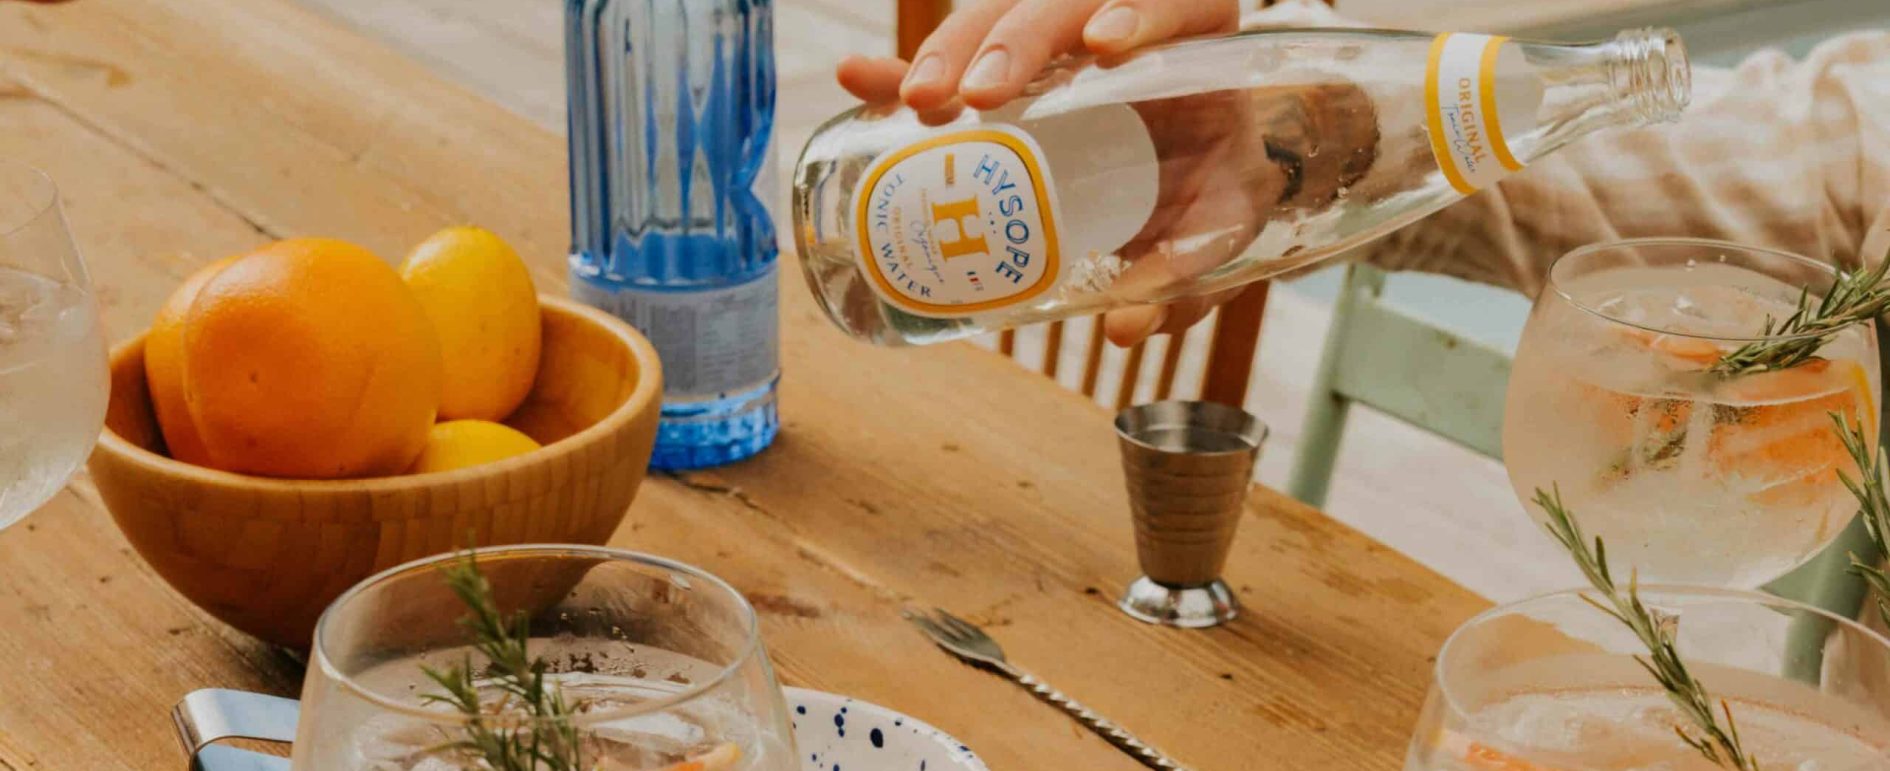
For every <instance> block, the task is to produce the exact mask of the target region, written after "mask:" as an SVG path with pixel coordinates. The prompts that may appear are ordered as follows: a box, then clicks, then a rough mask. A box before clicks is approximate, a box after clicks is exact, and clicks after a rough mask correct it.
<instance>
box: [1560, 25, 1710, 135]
mask: <svg viewBox="0 0 1890 771" xmlns="http://www.w3.org/2000/svg"><path fill="white" fill-rule="evenodd" d="M1524 48H1525V49H1526V54H1527V56H1528V58H1529V59H1530V60H1531V63H1532V64H1534V65H1535V66H1536V67H1537V68H1538V70H1537V74H1538V76H1539V77H1540V78H1541V79H1542V84H1543V104H1542V107H1541V111H1540V112H1539V116H1540V118H1541V121H1542V122H1541V126H1542V132H1541V134H1540V141H1539V142H1538V143H1536V146H1535V147H1534V148H1532V149H1533V151H1532V152H1529V153H1528V155H1530V156H1532V157H1540V156H1541V155H1544V154H1546V153H1548V152H1550V151H1553V150H1555V149H1556V148H1558V147H1561V146H1562V145H1564V144H1567V143H1569V142H1571V141H1574V140H1575V139H1579V138H1580V137H1582V136H1583V135H1586V134H1589V133H1592V132H1594V131H1597V130H1600V129H1603V128H1608V127H1612V126H1643V125H1647V124H1651V123H1662V122H1668V121H1673V120H1676V119H1678V118H1679V116H1680V114H1681V112H1682V111H1684V110H1685V109H1686V107H1687V103H1688V102H1689V101H1690V99H1691V98H1692V90H1693V77H1692V70H1691V68H1690V65H1689V64H1688V61H1687V50H1686V45H1685V44H1683V43H1682V42H1681V41H1680V37H1679V35H1678V34H1677V33H1675V32H1674V31H1673V30H1671V29H1638V30H1625V31H1623V32H1621V33H1620V34H1618V35H1616V36H1615V37H1614V39H1613V40H1608V41H1604V42H1600V43H1589V44H1582V45H1557V44H1544V43H1526V44H1524Z"/></svg>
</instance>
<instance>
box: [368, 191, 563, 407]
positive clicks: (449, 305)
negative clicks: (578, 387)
mask: <svg viewBox="0 0 1890 771" xmlns="http://www.w3.org/2000/svg"><path fill="white" fill-rule="evenodd" d="M400 276H401V278H403V279H406V281H407V286H408V287H409V288H411V289H412V290H413V295H414V297H417V298H419V300H420V306H421V307H422V308H424V309H425V310H426V314H427V318H429V319H431V320H432V321H433V326H434V328H435V329H437V330H438V331H439V335H440V351H441V353H442V354H444V357H443V358H444V359H445V360H446V382H445V387H444V389H443V390H442V391H441V394H440V418H441V419H442V420H459V419H475V420H494V421H497V420H504V419H505V416H507V415H510V414H512V410H514V409H517V408H518V405H519V403H520V402H522V401H524V400H525V394H526V393H527V392H528V391H530V390H531V388H532V379H533V378H535V377H537V375H538V353H539V351H538V348H539V343H540V341H539V328H538V325H539V318H538V291H537V290H536V289H535V288H533V287H532V276H531V272H530V271H529V270H527V269H526V268H525V261H524V260H521V259H519V256H518V252H516V251H513V250H512V247H511V246H510V245H508V244H506V243H505V241H504V240H503V239H500V238H499V237H498V236H497V235H494V234H493V233H492V232H491V231H488V230H484V229H481V228H475V227H454V228H447V229H445V230H442V231H440V232H438V233H435V234H433V235H432V236H431V237H429V238H428V239H427V240H425V241H423V242H421V243H420V245H419V246H417V247H415V248H414V250H413V253H412V254H409V255H407V259H406V261H405V262H402V263H401V264H400Z"/></svg>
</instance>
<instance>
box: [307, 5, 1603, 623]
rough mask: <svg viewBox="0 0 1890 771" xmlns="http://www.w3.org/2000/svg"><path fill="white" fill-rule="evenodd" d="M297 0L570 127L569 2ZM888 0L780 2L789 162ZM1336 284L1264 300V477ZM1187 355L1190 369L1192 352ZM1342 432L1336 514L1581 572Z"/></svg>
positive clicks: (1502, 587)
mask: <svg viewBox="0 0 1890 771" xmlns="http://www.w3.org/2000/svg"><path fill="white" fill-rule="evenodd" d="M303 2H305V3H308V4H309V5H312V6H316V7H319V8H321V9H323V10H325V11H326V12H328V13H330V14H332V15H334V16H335V17H336V18H339V19H341V20H343V21H345V22H347V23H350V24H353V25H356V26H358V27H359V28H361V29H364V30H366V31H368V32H370V33H372V34H374V35H377V36H379V37H381V38H383V39H385V40H387V41H388V42H390V43H391V44H393V45H394V46H396V47H397V48H400V49H401V50H404V51H406V52H408V53H409V54H410V55H412V56H414V57H416V58H417V59H419V60H421V61H424V62H426V63H427V64H428V65H429V66H431V67H433V68H434V69H435V70H436V71H438V72H440V73H441V74H443V75H445V76H446V77H448V78H450V79H453V80H456V81H458V82H460V83H462V84H464V85H466V86H467V87H468V88H471V89H473V90H475V91H477V92H479V93H481V94H484V95H486V96H488V97H490V98H493V99H495V100H497V101H499V102H500V103H502V104H505V105H507V106H508V107H510V108H512V109H514V110H516V111H518V112H519V113H520V114H522V115H525V116H527V117H529V118H531V119H533V120H535V121H538V122H539V123H542V124H544V125H545V126H547V127H552V128H557V129H559V130H562V128H563V126H564V106H563V104H564V96H563V77H564V75H563V67H564V65H563V53H562V45H563V43H562V41H563V17H562V8H563V3H562V2H557V0H531V1H529V2H526V1H523V0H303ZM892 6H893V3H892V2H891V0H872V1H871V2H866V1H861V2H849V1H848V0H777V3H776V11H775V14H776V16H775V19H776V21H775V40H776V56H777V68H778V77H779V99H778V107H777V126H778V132H779V134H778V135H779V141H778V142H777V147H778V148H781V154H782V157H781V158H780V163H781V164H782V165H783V168H785V166H786V165H787V164H790V163H791V162H792V157H791V156H792V154H793V151H794V150H797V149H798V148H799V147H800V145H801V144H802V143H803V142H804V141H805V140H806V137H807V135H808V133H809V132H811V131H812V129H813V127H814V126H815V125H817V124H818V123H819V122H820V121H822V120H824V119H826V118H827V117H828V116H830V115H832V114H834V113H836V112H838V111H840V110H841V109H843V108H845V107H846V106H848V105H849V103H850V101H849V99H848V98H847V96H846V95H845V94H844V93H843V92H841V91H840V89H839V88H838V87H837V86H835V85H834V84H833V79H832V75H831V72H832V67H833V63H834V62H835V61H837V60H838V59H839V57H840V56H842V55H843V54H845V53H847V52H851V51H860V52H883V51H889V50H890V49H891V46H892V44H891V38H890V33H891V30H892V29H893V26H892V24H893V23H892ZM546 162H547V163H552V162H555V161H554V159H546ZM787 176H788V175H787V174H786V173H785V171H784V172H783V173H782V174H781V177H782V178H783V179H786V178H787ZM1322 282H1323V283H1322ZM1330 283H1331V280H1330V278H1326V279H1320V278H1314V279H1312V280H1311V283H1308V284H1304V285H1302V287H1300V288H1298V289H1297V290H1296V289H1295V288H1294V287H1293V286H1292V285H1288V287H1287V291H1279V292H1275V293H1274V298H1275V299H1274V300H1273V301H1272V303H1271V305H1270V307H1269V309H1268V314H1267V319H1266V323H1265V327H1264V330H1265V337H1264V339H1263V341H1262V342H1261V345H1260V357H1259V365H1258V371H1257V372H1256V377H1255V383H1254V386H1253V390H1252V393H1251V394H1250V396H1249V399H1248V408H1249V409H1251V410H1253V411H1255V412H1256V413H1258V414H1260V415H1261V416H1262V417H1263V418H1265V419H1266V420H1267V422H1268V423H1270V424H1271V425H1272V428H1273V434H1272V438H1271V439H1270V440H1269V445H1268V448H1267V451H1266V453H1265V456H1264V458H1263V459H1262V463H1261V472H1260V475H1261V479H1262V480H1263V481H1266V482H1269V483H1272V484H1275V485H1278V484H1280V483H1281V482H1282V481H1283V480H1284V479H1285V476H1286V470H1287V468H1288V466H1289V464H1290V462H1291V458H1292V449H1293V447H1294V445H1295V443H1296V441H1297V439H1298V436H1299V433H1300V424H1301V417H1302V415H1303V414H1304V411H1305V401H1306V392H1307V388H1308V386H1309V381H1310V379H1311V373H1312V371H1313V367H1314V364H1315V363H1316V361H1317V357H1318V352H1319V347H1320V342H1321V340H1322V339H1323V337H1324V335H1325V328H1326V320H1327V310H1326V304H1325V302H1324V301H1323V299H1321V298H1323V297H1327V296H1329V293H1330ZM1394 291H1395V289H1394ZM1436 291H1447V292H1448V291H1456V290H1454V289H1450V288H1448V287H1443V288H1440V287H1438V286H1435V285H1432V286H1429V288H1428V289H1427V288H1426V287H1425V286H1422V285H1421V286H1420V287H1419V288H1418V293H1419V294H1420V295H1423V294H1427V293H1434V292H1436ZM1473 294H1474V292H1473ZM1395 296H1396V295H1395V294H1394V297H1395ZM1477 296H1479V297H1482V298H1483V303H1482V304H1479V305H1476V306H1474V307H1476V308H1477V309H1478V310H1477V311H1474V312H1472V313H1471V314H1470V315H1468V316H1466V317H1464V318H1458V319H1448V318H1447V319H1442V320H1443V321H1446V322H1453V321H1455V322H1466V323H1470V324H1471V325H1472V326H1477V327H1480V328H1481V329H1480V330H1473V334H1478V336H1482V337H1488V338H1493V341H1494V342H1498V343H1504V342H1508V341H1513V336H1514V333H1513V330H1514V326H1515V324H1516V323H1517V322H1516V319H1518V318H1519V317H1520V316H1519V313H1520V310H1521V309H1522V308H1523V306H1522V305H1521V304H1520V301H1518V300H1516V299H1514V298H1502V297H1493V296H1491V295H1489V294H1482V295H1477ZM1440 307H1465V306H1464V305H1463V304H1462V303H1457V302H1451V303H1446V304H1443V305H1442V306H1440ZM1485 308H1487V309H1489V312H1487V313H1486V312H1484V310H1483V309H1485ZM1460 315H1461V312H1460ZM1478 322H1481V323H1478ZM1511 344H1513V342H1511ZM1190 359H1191V360H1193V361H1191V362H1190V363H1195V364H1197V366H1198V357H1193V356H1191V357H1190ZM1185 373H1186V369H1184V375H1185ZM1106 382H1112V381H1106ZM1347 436H1348V438H1349V441H1347V442H1346V444H1345V445H1344V449H1343V451H1342V453H1341V455H1340V459H1339V462H1338V469H1337V472H1336V473H1337V476H1336V478H1335V481H1334V484H1333V489H1332V494H1331V498H1330V500H1329V501H1328V502H1327V504H1326V507H1325V508H1326V510H1327V511H1328V512H1330V513H1331V514H1332V515H1333V516H1335V517H1337V518H1339V519H1341V520H1344V521H1346V522H1348V523H1350V524H1352V525H1353V526H1355V527H1358V528H1359V529H1361V530H1363V531H1365V532H1366V533H1368V534H1370V535H1372V536H1373V537H1375V538H1377V539H1379V540H1381V541H1383V542H1385V543H1386V544H1389V545H1390V546H1392V547H1394V548H1396V549H1398V550H1400V551H1402V552H1405V553H1407V554H1410V555H1412V556H1413V557H1414V558H1416V559H1418V560H1419V561H1421V562H1423V563H1424V564H1426V565H1429V566H1430V567H1432V568H1433V569H1435V570H1437V571H1439V572H1441V573H1443V574H1444V575H1447V576H1449V577H1451V578H1452V579H1455V580H1456V581H1458V582H1459V583H1461V584H1463V585H1464V586H1466V587H1469V588H1470V589H1472V590H1473V591H1476V592H1479V593H1481V594H1483V595H1484V596H1486V597H1490V598H1492V599H1495V600H1504V599H1511V598H1516V597H1521V596H1525V595H1528V594H1531V593H1535V592H1537V591H1541V590H1546V589H1551V588H1557V587H1562V586H1571V585H1574V582H1575V580H1576V579H1575V577H1574V574H1573V573H1572V572H1571V571H1568V570H1565V569H1564V568H1565V567H1566V566H1565V563H1566V562H1567V558H1566V556H1565V555H1560V554H1558V552H1557V551H1556V549H1555V548H1554V547H1553V545H1552V544H1550V543H1549V542H1548V540H1547V538H1546V537H1545V536H1543V535H1542V534H1541V533H1540V531H1538V530H1537V529H1536V526H1535V525H1534V524H1533V523H1532V522H1531V521H1530V520H1529V519H1528V518H1527V517H1525V516H1524V515H1523V512H1522V508H1521V506H1520V505H1519V504H1518V503H1517V501H1516V499H1515V497H1514V495H1513V494H1512V493H1511V492H1510V488H1509V485H1508V483H1507V481H1506V480H1505V477H1504V474H1503V470H1502V468H1501V466H1500V465H1499V464H1497V463H1494V462H1491V461H1488V460H1485V459H1483V458H1480V457H1478V456H1476V455H1474V454H1472V453H1470V452H1469V451H1467V450H1463V449H1461V448H1458V447H1456V446H1454V445H1452V444H1449V443H1448V442H1445V441H1443V440H1440V439H1437V438H1435V437H1433V436H1430V435H1428V434H1426V433H1424V432H1421V431H1418V430H1415V429H1412V428H1410V427H1407V426H1405V425H1403V424H1400V423H1398V422H1397V421H1395V420H1392V419H1390V418H1386V417H1384V416H1381V415H1378V414H1375V413H1371V412H1370V411H1368V410H1355V411H1354V416H1353V419H1352V424H1351V426H1350V427H1349V431H1348V433H1347Z"/></svg>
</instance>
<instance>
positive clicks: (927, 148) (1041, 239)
mask: <svg viewBox="0 0 1890 771" xmlns="http://www.w3.org/2000/svg"><path fill="white" fill-rule="evenodd" d="M1043 157H1044V156H1043V151H1042V149H1041V148H1039V147H1038V146H1037V143H1036V142H1035V141H1034V140H1032V139H1031V138H1030V135H1028V134H1025V133H1024V132H1022V131H1019V130H1017V129H1015V128H1012V127H1010V126H1003V125H988V126H982V127H979V128H976V129H971V130H964V131H952V132H948V133H944V134H939V135H936V136H932V137H929V138H926V139H923V140H920V141H918V142H914V143H912V144H910V145H907V146H905V147H902V148H899V149H896V150H892V151H890V152H887V153H885V154H883V155H881V156H880V157H879V158H877V159H875V160H874V161H873V165H872V166H871V167H870V168H868V169H867V172H866V176H865V179H864V181H863V182H861V183H860V186H859V187H858V188H857V189H855V190H854V193H853V215H854V221H855V223H856V224H857V228H858V230H857V238H858V245H859V254H860V261H861V263H862V265H861V267H862V268H863V269H864V270H865V271H866V274H867V275H868V276H870V277H871V278H872V281H871V282H869V283H871V284H872V286H873V289H874V291H876V292H878V293H879V295H880V297H882V298H884V299H885V300H886V301H887V302H888V303H891V304H893V305H894V306H897V307H899V308H901V309H903V310H906V311H908V312H910V313H913V314H916V315H920V316H930V317H934V318H955V317H960V316H969V315H972V314H976V313H982V312H985V311H990V310H993V309H997V308H1003V307H1006V306H1010V305H1016V304H1018V303H1021V302H1024V301H1026V300H1029V299H1030V298H1032V297H1036V296H1037V295H1040V294H1043V293H1044V292H1045V291H1046V290H1048V289H1050V287H1052V286H1055V285H1056V283H1057V278H1058V275H1059V272H1060V271H1061V270H1062V267H1063V266H1062V255H1060V254H1059V253H1058V234H1057V223H1058V222H1059V221H1060V220H1059V217H1058V212H1057V201H1056V192H1055V188H1054V187H1053V186H1052V185H1051V183H1050V178H1049V175H1048V173H1047V167H1046V165H1045V164H1044V162H1043Z"/></svg>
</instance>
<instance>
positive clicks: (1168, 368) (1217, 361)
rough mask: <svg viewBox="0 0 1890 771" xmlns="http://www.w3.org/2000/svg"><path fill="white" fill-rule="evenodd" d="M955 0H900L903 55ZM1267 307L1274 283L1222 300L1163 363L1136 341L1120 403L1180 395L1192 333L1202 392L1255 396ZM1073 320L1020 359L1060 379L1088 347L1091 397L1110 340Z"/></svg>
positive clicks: (1223, 397) (1172, 344) (1225, 400)
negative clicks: (1066, 357)
mask: <svg viewBox="0 0 1890 771" xmlns="http://www.w3.org/2000/svg"><path fill="white" fill-rule="evenodd" d="M1328 2H1330V0H1328ZM1270 3H1271V0H1262V3H1261V4H1262V5H1267V4H1270ZM951 7H952V3H951V0H899V16H898V41H899V56H900V57H901V58H904V59H906V60H908V61H910V60H911V59H912V56H913V54H914V53H915V52H916V51H917V50H918V48H919V44H920V43H922V42H924V41H925V37H926V35H929V34H931V32H932V30H933V29H936V28H937V27H938V24H939V22H941V21H943V20H944V19H945V16H946V15H947V14H949V13H951ZM1266 307H1267V284H1265V283H1261V284H1258V285H1255V286H1254V287H1253V288H1251V289H1249V290H1248V291H1246V292H1244V293H1242V294H1241V295H1240V296H1239V297H1238V298H1236V299H1235V300H1233V301H1231V302H1229V303H1227V304H1226V305H1223V306H1221V308H1220V309H1219V310H1218V311H1216V312H1215V314H1214V315H1213V316H1212V317H1211V319H1210V321H1211V327H1210V329H1211V331H1208V332H1206V333H1201V332H1199V331H1194V330H1191V331H1190V333H1188V334H1186V335H1175V336H1172V337H1171V338H1170V339H1168V340H1167V342H1166V343H1165V344H1164V345H1163V347H1162V348H1163V350H1162V355H1161V358H1160V360H1159V362H1157V361H1154V360H1151V359H1150V357H1149V356H1148V346H1149V343H1146V342H1144V343H1142V344H1139V345H1136V346H1134V347H1132V348H1130V349H1129V350H1128V353H1127V356H1126V357H1125V358H1124V360H1123V362H1122V368H1121V370H1120V372H1119V373H1116V372H1112V373H1110V374H1112V375H1115V379H1116V380H1117V382H1116V383H1115V396H1114V402H1115V407H1116V409H1122V408H1124V407H1128V406H1129V405H1131V404H1134V403H1135V402H1136V397H1137V396H1138V394H1139V393H1141V392H1144V391H1146V392H1148V396H1150V397H1151V398H1153V399H1154V400H1156V401H1160V400H1162V399H1167V398H1169V397H1170V396H1173V395H1174V391H1175V379H1176V375H1177V370H1178V369H1179V368H1180V364H1181V357H1182V354H1183V352H1184V351H1186V350H1187V349H1188V348H1189V344H1190V341H1191V340H1193V341H1196V342H1198V341H1199V340H1200V339H1202V336H1203V335H1205V339H1206V340H1207V351H1206V356H1207V366H1206V368H1205V369H1204V370H1203V373H1202V375H1201V377H1200V391H1199V398H1201V399H1203V400H1206V401H1212V402H1219V403H1222V404H1228V405H1232V406H1235V407H1240V406H1242V404H1243V403H1244V402H1245V401H1246V397H1247V385H1248V383H1249V382H1250V380H1251V378H1252V376H1253V363H1254V358H1255V356H1256V355H1257V354H1258V352H1259V344H1260V322H1261V319H1262V317H1264V316H1265V315H1266ZM1072 326H1073V325H1070V324H1068V323H1066V322H1062V321H1055V322H1051V323H1049V324H1047V325H1044V334H1045V336H1046V338H1045V346H1044V355H1043V357H1042V359H1041V360H1040V361H1038V362H1036V363H1035V364H1033V363H1032V362H1028V361H1022V360H1021V359H1020V362H1022V363H1024V364H1025V365H1026V366H1035V367H1037V368H1038V369H1039V370H1040V371H1041V372H1043V373H1044V375H1046V376H1048V377H1050V378H1051V379H1053V380H1054V379H1056V377H1057V375H1058V371H1059V369H1060V366H1059V362H1060V361H1061V360H1062V358H1063V353H1064V351H1065V350H1066V349H1069V348H1071V347H1073V346H1082V348H1081V350H1082V351H1083V361H1084V365H1083V377H1082V381H1081V389H1082V392H1083V395H1084V396H1088V397H1091V398H1095V397H1096V394H1097V391H1098V390H1099V388H1100V387H1101V386H1103V385H1105V384H1104V383H1102V382H1100V381H1101V380H1102V377H1103V374H1104V371H1105V369H1106V367H1105V366H1104V362H1105V359H1104V350H1105V347H1106V346H1107V345H1108V343H1107V342H1105V341H1104V340H1103V336H1102V324H1101V319H1100V318H1097V319H1095V320H1094V321H1093V322H1092V323H1090V324H1088V325H1084V326H1087V327H1088V333H1087V334H1083V333H1081V332H1078V331H1076V330H1074V329H1072ZM998 350H999V351H1001V352H1002V353H1003V354H1004V355H1005V356H1010V357H1012V358H1017V357H1018V355H1019V350H1018V346H1017V332H1016V331H1015V330H1006V331H1004V332H1003V333H1001V334H1000V335H999V338H998ZM1150 366H1155V367H1159V369H1157V370H1156V371H1155V373H1154V375H1155V377H1154V387H1153V389H1152V390H1151V389H1147V388H1138V384H1142V383H1144V381H1146V380H1147V379H1148V378H1147V377H1145V374H1146V373H1145V368H1146V367H1150ZM1107 369H1113V368H1107Z"/></svg>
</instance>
